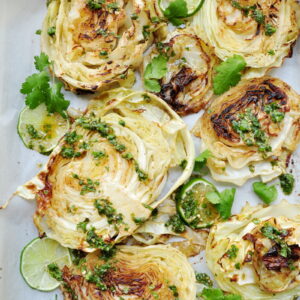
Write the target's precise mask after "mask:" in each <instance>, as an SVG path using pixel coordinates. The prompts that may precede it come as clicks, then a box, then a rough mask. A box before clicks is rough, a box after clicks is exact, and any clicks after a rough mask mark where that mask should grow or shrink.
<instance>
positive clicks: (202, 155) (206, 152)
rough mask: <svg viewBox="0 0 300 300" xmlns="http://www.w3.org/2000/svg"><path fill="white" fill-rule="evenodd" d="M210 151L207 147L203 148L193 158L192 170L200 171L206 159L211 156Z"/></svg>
mask: <svg viewBox="0 0 300 300" xmlns="http://www.w3.org/2000/svg"><path fill="white" fill-rule="evenodd" d="M212 156H213V155H212V153H211V151H210V150H209V149H206V150H204V151H203V152H202V153H200V154H199V155H198V156H197V157H196V158H195V164H194V172H200V171H201V169H202V168H203V167H204V166H205V165H206V162H207V159H208V158H210V157H212Z"/></svg>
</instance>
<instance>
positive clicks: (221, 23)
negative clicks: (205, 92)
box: [192, 0, 300, 78]
mask: <svg viewBox="0 0 300 300" xmlns="http://www.w3.org/2000/svg"><path fill="white" fill-rule="evenodd" d="M299 11H300V8H299V4H298V3H297V1H295V0H283V1H280V0H276V1H267V0H263V1H257V0H251V1H245V0H211V1H205V3H204V5H203V7H202V8H201V10H200V11H199V12H198V13H197V14H196V15H195V17H194V19H193V24H192V25H193V26H194V28H195V31H196V33H197V34H198V35H199V37H200V38H202V39H203V40H204V41H205V42H207V43H208V44H209V45H211V46H212V47H214V48H215V52H216V55H217V56H218V57H219V58H220V59H222V60H225V59H227V58H228V57H231V56H232V55H234V54H237V55H241V56H243V57H244V58H245V60H246V63H247V66H248V67H250V70H248V73H247V74H246V75H245V76H246V77H248V78H252V77H258V76H262V75H264V74H265V73H266V71H267V70H269V69H270V68H274V67H280V66H281V64H282V62H283V59H284V58H285V57H287V56H289V55H290V54H291V51H292V47H293V45H294V42H295V41H296V39H297V37H298V34H299V27H298V25H297V18H296V13H299ZM298 17H299V16H298Z"/></svg>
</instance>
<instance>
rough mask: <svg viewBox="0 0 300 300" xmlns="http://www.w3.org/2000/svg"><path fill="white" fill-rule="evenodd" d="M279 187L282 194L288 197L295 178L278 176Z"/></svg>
mask: <svg viewBox="0 0 300 300" xmlns="http://www.w3.org/2000/svg"><path fill="white" fill-rule="evenodd" d="M279 180H280V186H281V189H282V191H283V193H284V194H286V195H290V194H291V193H292V191H293V189H294V185H295V178H294V176H293V175H292V174H282V175H280V176H279Z"/></svg>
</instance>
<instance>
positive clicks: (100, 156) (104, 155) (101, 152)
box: [92, 151, 107, 159]
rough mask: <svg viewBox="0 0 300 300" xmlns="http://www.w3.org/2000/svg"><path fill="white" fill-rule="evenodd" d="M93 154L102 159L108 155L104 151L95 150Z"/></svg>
mask: <svg viewBox="0 0 300 300" xmlns="http://www.w3.org/2000/svg"><path fill="white" fill-rule="evenodd" d="M92 155H93V156H94V158H95V159H101V158H104V157H106V156H107V155H106V153H105V152H104V151H94V152H92Z"/></svg>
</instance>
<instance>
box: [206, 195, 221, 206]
mask: <svg viewBox="0 0 300 300" xmlns="http://www.w3.org/2000/svg"><path fill="white" fill-rule="evenodd" d="M205 198H206V199H207V200H208V201H209V202H210V203H212V204H218V203H220V202H221V197H220V195H219V193H217V192H208V193H206V195H205Z"/></svg>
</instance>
